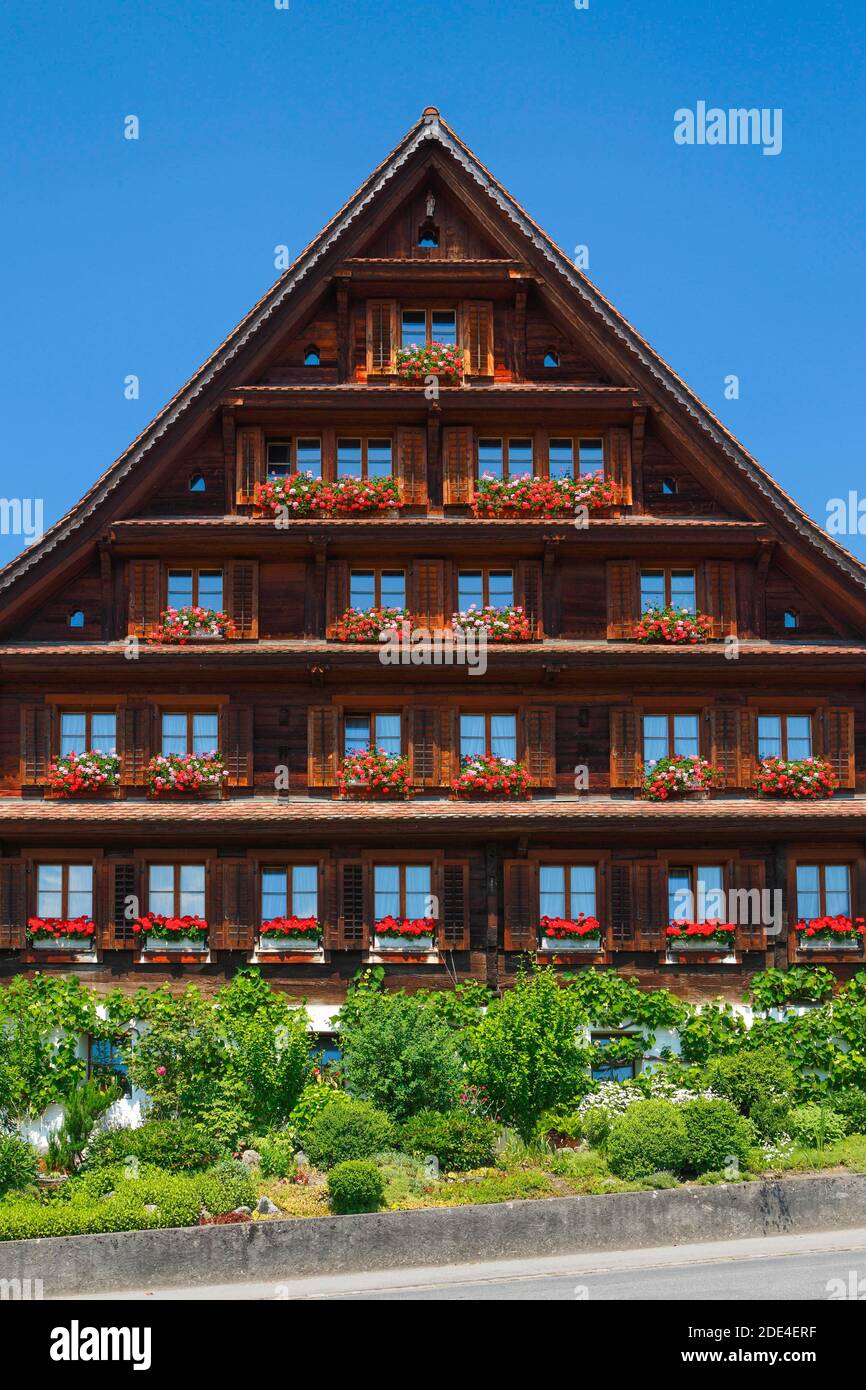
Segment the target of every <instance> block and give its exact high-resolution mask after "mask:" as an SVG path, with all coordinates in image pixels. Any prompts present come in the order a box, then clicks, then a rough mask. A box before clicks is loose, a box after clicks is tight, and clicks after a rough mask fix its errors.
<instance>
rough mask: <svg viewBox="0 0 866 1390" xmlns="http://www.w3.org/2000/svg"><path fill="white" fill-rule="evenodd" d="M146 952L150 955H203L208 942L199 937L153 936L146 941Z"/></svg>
mask: <svg viewBox="0 0 866 1390" xmlns="http://www.w3.org/2000/svg"><path fill="white" fill-rule="evenodd" d="M144 950H145V951H147V952H148V953H149V954H153V955H157V956H161V955H163V954H166V955H168V954H174V953H177V954H178V955H187V956H194V955H202V954H203V953H204V952H205V951H207V941H205V940H202V939H201V938H200V937H197V936H151V935H150V934H149V933H148V935H147V936H146V937H145V939H144Z"/></svg>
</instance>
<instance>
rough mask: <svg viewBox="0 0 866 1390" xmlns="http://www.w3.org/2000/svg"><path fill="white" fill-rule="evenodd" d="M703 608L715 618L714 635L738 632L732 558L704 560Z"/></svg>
mask: <svg viewBox="0 0 866 1390" xmlns="http://www.w3.org/2000/svg"><path fill="white" fill-rule="evenodd" d="M703 609H704V612H705V613H709V615H710V617H711V618H712V620H713V636H714V637H727V636H728V635H729V633H735V632H736V630H737V612H736V599H735V595H734V566H733V563H732V562H731V561H730V560H706V561H704V595H703Z"/></svg>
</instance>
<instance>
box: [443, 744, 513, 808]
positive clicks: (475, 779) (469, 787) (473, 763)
mask: <svg viewBox="0 0 866 1390" xmlns="http://www.w3.org/2000/svg"><path fill="white" fill-rule="evenodd" d="M451 790H452V791H453V792H454V793H455V794H456V795H458V796H460V795H463V794H466V793H470V794H472V793H478V792H480V793H481V794H482V795H485V796H491V795H492V796H508V797H514V798H515V799H516V798H518V797H522V796H528V795H529V774H528V772H527V771H526V767H525V766H524V764H523V763H515V762H512V760H511V759H510V758H495V757H494V756H493V754H492V753H482V754H479V755H478V756H477V757H472V756H467V757H464V758H461V760H460V776H459V777H455V779H454V781H453V782H452V783H451Z"/></svg>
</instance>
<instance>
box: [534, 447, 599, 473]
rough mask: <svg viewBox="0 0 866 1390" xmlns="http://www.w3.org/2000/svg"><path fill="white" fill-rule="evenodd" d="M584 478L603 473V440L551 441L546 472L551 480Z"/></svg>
mask: <svg viewBox="0 0 866 1390" xmlns="http://www.w3.org/2000/svg"><path fill="white" fill-rule="evenodd" d="M575 452H576V455H577V475H578V476H580V477H586V476H589V475H591V474H594V473H604V440H603V439H551V441H550V444H549V452H548V459H549V464H548V471H549V474H550V477H551V478H573V477H574V476H575Z"/></svg>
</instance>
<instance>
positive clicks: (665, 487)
mask: <svg viewBox="0 0 866 1390" xmlns="http://www.w3.org/2000/svg"><path fill="white" fill-rule="evenodd" d="M677 491H678V488H677V480H676V478H662V494H663V496H665V497H676V495H677Z"/></svg>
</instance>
